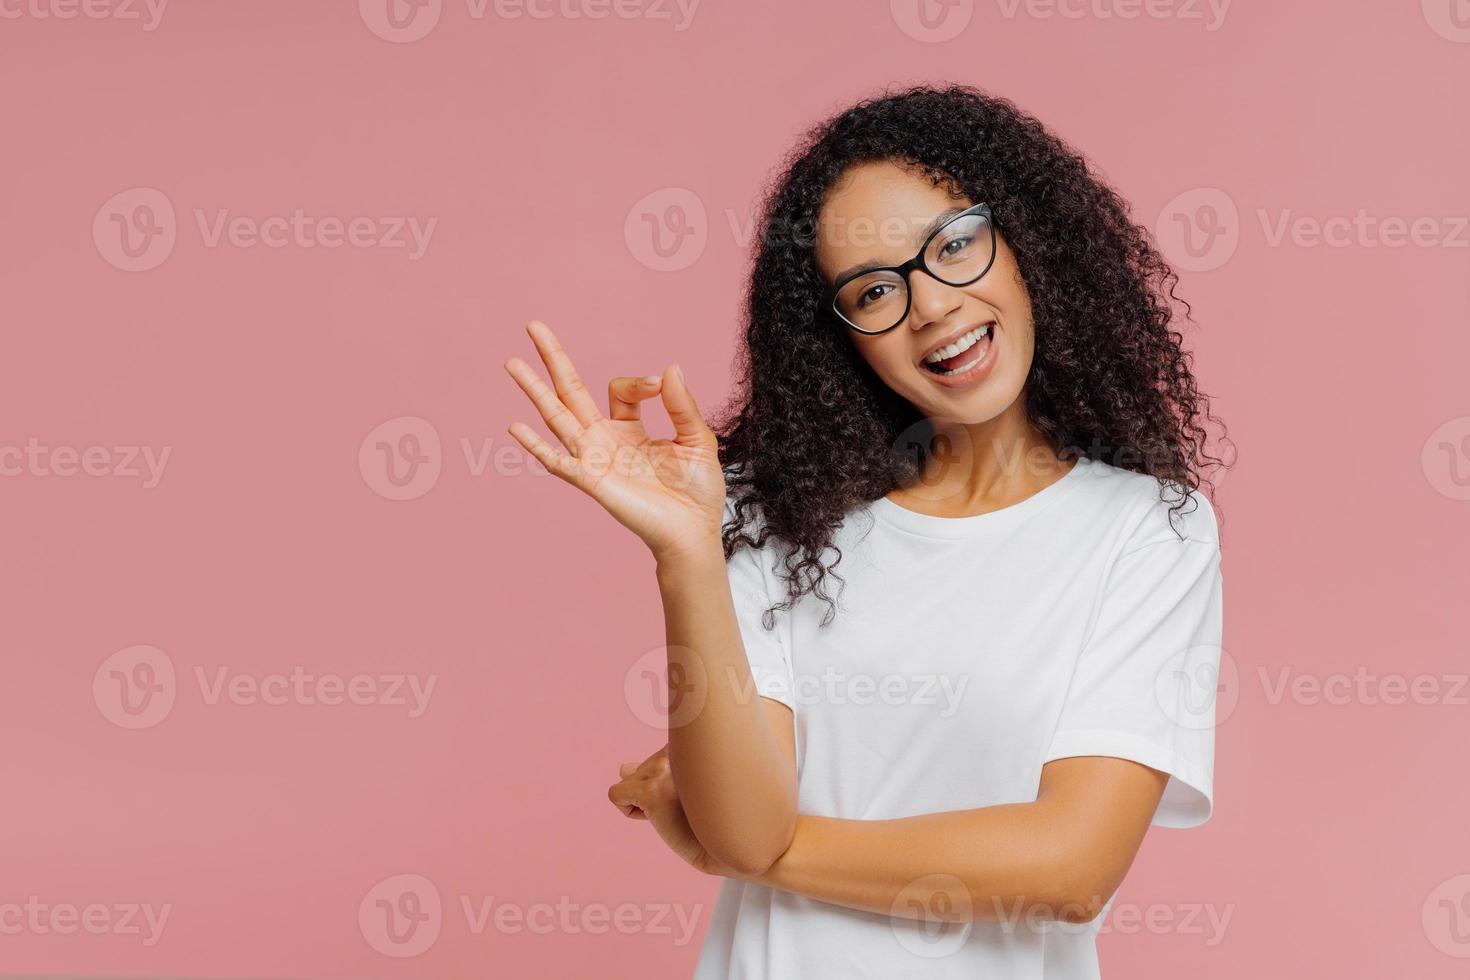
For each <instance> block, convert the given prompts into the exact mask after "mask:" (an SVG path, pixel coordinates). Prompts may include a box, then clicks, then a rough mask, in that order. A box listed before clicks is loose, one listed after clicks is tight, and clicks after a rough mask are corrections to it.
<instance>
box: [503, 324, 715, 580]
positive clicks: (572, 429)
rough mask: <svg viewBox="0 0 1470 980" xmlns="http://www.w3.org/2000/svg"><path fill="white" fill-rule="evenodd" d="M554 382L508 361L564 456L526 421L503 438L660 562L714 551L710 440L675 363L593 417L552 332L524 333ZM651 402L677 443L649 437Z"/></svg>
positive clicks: (620, 386) (617, 381) (614, 385)
mask: <svg viewBox="0 0 1470 980" xmlns="http://www.w3.org/2000/svg"><path fill="white" fill-rule="evenodd" d="M526 332H527V333H528V334H530V336H531V340H532V342H533V343H534V344H535V345H536V351H537V353H539V354H540V355H541V360H542V362H543V363H544V364H545V365H546V370H547V371H548V372H549V373H550V375H551V381H552V384H553V385H554V386H555V390H553V389H552V388H549V387H547V385H546V383H545V382H544V381H542V380H541V378H540V376H539V375H538V374H537V373H536V371H535V369H534V368H532V367H531V366H530V365H529V364H527V363H526V362H525V361H523V360H521V359H520V358H518V357H512V358H509V359H508V360H507V361H506V362H505V369H506V371H507V372H509V374H510V376H511V377H512V378H514V379H515V382H516V384H517V385H519V386H520V388H521V390H522V391H524V392H525V393H526V395H527V397H529V398H530V399H531V402H532V404H534V405H535V406H536V410H537V411H538V412H540V413H541V418H542V419H543V420H544V421H545V422H546V425H547V427H548V428H549V429H551V431H552V434H554V435H555V436H556V437H557V439H559V440H560V441H561V443H562V445H563V446H565V447H566V451H565V452H563V451H562V450H560V449H558V448H556V447H555V446H554V445H552V444H551V443H550V442H548V441H546V440H545V439H542V438H541V437H540V436H539V435H537V434H536V432H535V430H533V429H532V428H531V427H530V426H528V425H526V424H525V423H523V422H513V423H511V425H510V427H509V429H508V431H509V432H510V434H511V435H512V436H514V437H515V439H516V441H517V442H519V443H520V444H521V445H522V446H524V447H525V448H526V450H527V451H528V452H529V453H531V455H533V456H535V457H536V459H537V460H538V461H539V462H540V463H541V464H542V465H543V466H545V467H546V468H547V470H549V471H550V472H552V473H554V474H556V475H557V476H559V477H561V478H562V479H563V480H565V481H566V482H567V483H570V484H571V485H572V486H574V487H576V488H578V489H579V490H581V491H582V492H584V493H586V494H587V495H588V496H590V497H592V499H594V500H596V501H597V502H598V503H599V504H601V505H602V506H603V508H604V509H606V510H607V512H608V513H609V514H611V515H612V516H613V517H614V518H616V519H617V520H618V522H619V523H621V524H622V525H623V526H624V527H626V528H628V529H629V530H630V531H632V532H633V533H634V534H636V535H638V537H639V538H641V539H642V540H643V542H644V543H645V544H647V545H648V547H649V549H650V550H651V551H653V553H654V555H655V556H656V557H659V558H664V557H672V556H677V555H681V554H685V553H690V554H692V553H695V552H697V551H698V550H700V549H706V550H708V549H710V548H711V547H718V545H719V538H720V523H721V518H722V517H723V511H724V503H725V475H724V473H723V471H722V470H721V469H720V463H719V453H718V451H717V443H716V440H715V434H714V432H713V431H711V430H710V427H709V426H708V425H706V424H705V421H704V419H703V417H701V416H700V414H699V408H698V406H696V405H695V404H694V398H693V396H692V395H690V394H689V389H688V388H686V387H685V386H684V376H683V373H682V372H681V371H680V370H679V366H678V365H677V364H670V365H669V366H668V367H667V368H666V369H665V370H664V373H663V374H662V375H661V376H649V377H645V378H633V377H620V378H614V379H613V380H612V381H611V383H609V385H608V412H609V416H610V417H609V416H604V415H603V414H602V413H601V412H599V411H598V409H597V405H596V403H595V402H594V401H593V399H592V395H591V392H589V391H588V389H587V386H586V385H585V384H583V382H582V379H581V377H580V376H578V374H577V371H576V368H574V367H573V366H572V360H571V358H570V357H568V356H567V352H566V351H565V350H564V349H563V348H562V346H561V343H560V342H559V341H558V340H557V339H556V335H555V334H553V333H552V332H551V328H550V327H548V326H547V325H546V324H544V323H542V322H541V321H539V320H532V321H531V322H530V323H529V324H527V325H526ZM654 395H660V396H661V397H662V399H663V404H664V409H665V411H667V412H668V414H669V419H670V420H671V421H672V422H673V423H674V438H673V439H650V438H648V433H647V432H645V431H644V428H643V421H642V419H641V418H640V416H639V406H640V403H641V402H642V401H643V400H644V399H647V398H652V397H653V396H654Z"/></svg>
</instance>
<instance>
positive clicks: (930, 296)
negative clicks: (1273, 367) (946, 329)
mask: <svg viewBox="0 0 1470 980" xmlns="http://www.w3.org/2000/svg"><path fill="white" fill-rule="evenodd" d="M964 301H965V294H964V292H962V291H961V290H960V288H959V287H958V286H950V285H947V284H946V283H942V282H940V281H939V280H938V279H935V278H934V277H933V276H931V275H929V274H928V273H927V272H925V271H924V270H923V269H914V270H913V271H911V272H910V273H909V326H910V328H912V329H913V330H922V329H923V328H924V327H926V326H928V325H929V324H931V323H933V322H934V321H936V320H943V319H944V318H945V317H946V316H948V315H949V314H951V313H953V312H954V311H955V310H957V309H959V308H960V305H961V304H963V303H964Z"/></svg>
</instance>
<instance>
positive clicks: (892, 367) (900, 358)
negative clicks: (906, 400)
mask: <svg viewBox="0 0 1470 980" xmlns="http://www.w3.org/2000/svg"><path fill="white" fill-rule="evenodd" d="M857 347H858V353H859V354H861V355H862V358H863V360H864V361H867V362H868V367H870V368H872V369H873V373H874V374H876V375H877V376H878V377H879V378H881V379H883V380H884V381H891V380H896V379H899V378H902V377H903V372H904V371H905V370H906V369H907V368H908V366H909V363H908V351H907V349H906V348H904V347H903V346H902V345H901V344H885V343H882V342H881V341H880V340H879V338H873V339H872V340H861V341H857Z"/></svg>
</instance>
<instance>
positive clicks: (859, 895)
mask: <svg viewBox="0 0 1470 980" xmlns="http://www.w3.org/2000/svg"><path fill="white" fill-rule="evenodd" d="M1068 837H1069V835H1068V833H1067V832H1066V829H1065V827H1064V826H1063V825H1062V822H1061V821H1060V820H1059V819H1057V818H1056V817H1055V815H1054V814H1053V813H1051V812H1050V811H1049V810H1048V809H1047V808H1046V807H1045V806H1042V805H1040V804H1036V803H1017V804H1008V805H1003V806H992V807H985V808H983V809H977V810H961V811H952V812H946V813H930V814H924V815H922V816H915V817H905V818H902V819H896V820H841V819H835V818H830V817H812V816H800V817H798V818H797V823H796V833H795V835H794V837H793V839H792V842H791V846H790V847H789V848H787V850H786V852H785V853H784V854H783V855H782V856H781V857H780V858H779V859H778V860H777V861H776V862H775V863H774V864H773V865H772V866H771V867H770V868H769V869H768V870H767V871H766V872H764V873H763V874H759V875H753V876H745V880H749V881H755V882H758V883H760V884H765V885H769V886H771V887H773V888H777V889H780V890H782V891H788V892H793V893H795V894H798V895H805V896H807V897H808V898H815V899H818V900H820V901H824V902H831V903H833V904H836V905H843V906H846V907H848V908H854V909H860V910H862V911H866V912H875V913H879V914H883V915H893V916H899V917H903V918H927V919H932V918H944V919H951V920H955V921H963V920H979V921H995V920H1000V919H1005V918H1008V917H1014V916H1018V915H1031V916H1038V915H1039V916H1042V917H1044V918H1048V919H1051V918H1063V919H1069V920H1073V921H1085V920H1086V919H1088V918H1091V917H1092V916H1094V915H1096V914H1097V911H1098V909H1099V908H1100V906H1101V904H1102V902H1103V901H1105V900H1106V898H1107V895H1098V894H1093V893H1091V892H1095V891H1097V890H1099V889H1100V888H1101V887H1105V886H1100V885H1099V883H1098V877H1097V876H1096V875H1095V874H1093V873H1092V869H1091V868H1089V866H1088V863H1087V862H1086V861H1085V860H1082V859H1081V858H1080V857H1079V856H1077V848H1076V847H1074V846H1073V845H1072V844H1070V843H1069V842H1068ZM1106 890H1107V891H1108V893H1109V894H1111V888H1107V889H1106Z"/></svg>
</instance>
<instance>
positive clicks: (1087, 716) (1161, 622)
mask: <svg viewBox="0 0 1470 980" xmlns="http://www.w3.org/2000/svg"><path fill="white" fill-rule="evenodd" d="M1207 520H1208V523H1209V524H1210V525H1213V515H1212V514H1211V515H1209V516H1208V518H1207ZM1211 530H1213V528H1211ZM1221 593H1222V579H1221V574H1220V547H1219V540H1218V538H1217V537H1216V536H1214V535H1213V534H1200V535H1191V536H1189V537H1186V538H1185V539H1183V540H1181V539H1180V538H1178V537H1177V536H1174V537H1170V538H1165V539H1158V538H1155V539H1154V540H1152V541H1150V542H1148V543H1145V544H1142V545H1140V546H1137V547H1134V548H1131V549H1125V551H1124V553H1123V554H1122V556H1121V557H1119V558H1118V559H1117V560H1116V561H1115V562H1114V564H1113V567H1112V568H1111V569H1110V571H1109V572H1108V575H1107V579H1106V581H1105V583H1104V585H1103V592H1102V596H1101V601H1100V603H1099V606H1098V611H1097V614H1096V618H1095V621H1094V625H1093V629H1092V630H1091V632H1090V634H1089V636H1088V639H1087V641H1086V642H1085V643H1084V645H1083V648H1082V652H1081V654H1080V655H1079V657H1078V660H1077V665H1076V668H1075V671H1074V673H1073V676H1072V682H1071V686H1070V687H1069V688H1068V691H1067V697H1066V701H1065V702H1064V704H1063V707H1062V713H1061V717H1060V720H1059V721H1058V724H1057V729H1056V732H1055V734H1054V735H1053V737H1052V742H1051V748H1050V750H1049V752H1048V753H1047V757H1046V760H1045V761H1047V762H1050V761H1052V760H1053V759H1063V758H1068V757H1071V756H1082V755H1103V756H1114V757H1118V758H1123V759H1131V760H1133V761H1134V762H1140V763H1142V764H1144V765H1146V766H1149V767H1150V768H1153V769H1157V770H1159V771H1160V772H1164V773H1167V774H1168V775H1169V781H1168V784H1167V785H1166V787H1165V789H1164V795H1163V798H1162V799H1161V800H1160V802H1159V806H1158V809H1157V810H1156V811H1155V813H1154V817H1153V823H1155V824H1157V825H1159V826H1163V827H1194V826H1197V825H1199V824H1202V823H1204V822H1205V821H1206V820H1208V819H1209V818H1210V813H1211V811H1212V810H1213V808H1214V769H1215V766H1214V762H1215V693H1216V688H1217V685H1218V680H1219V670H1220V639H1221V612H1222V608H1221Z"/></svg>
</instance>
